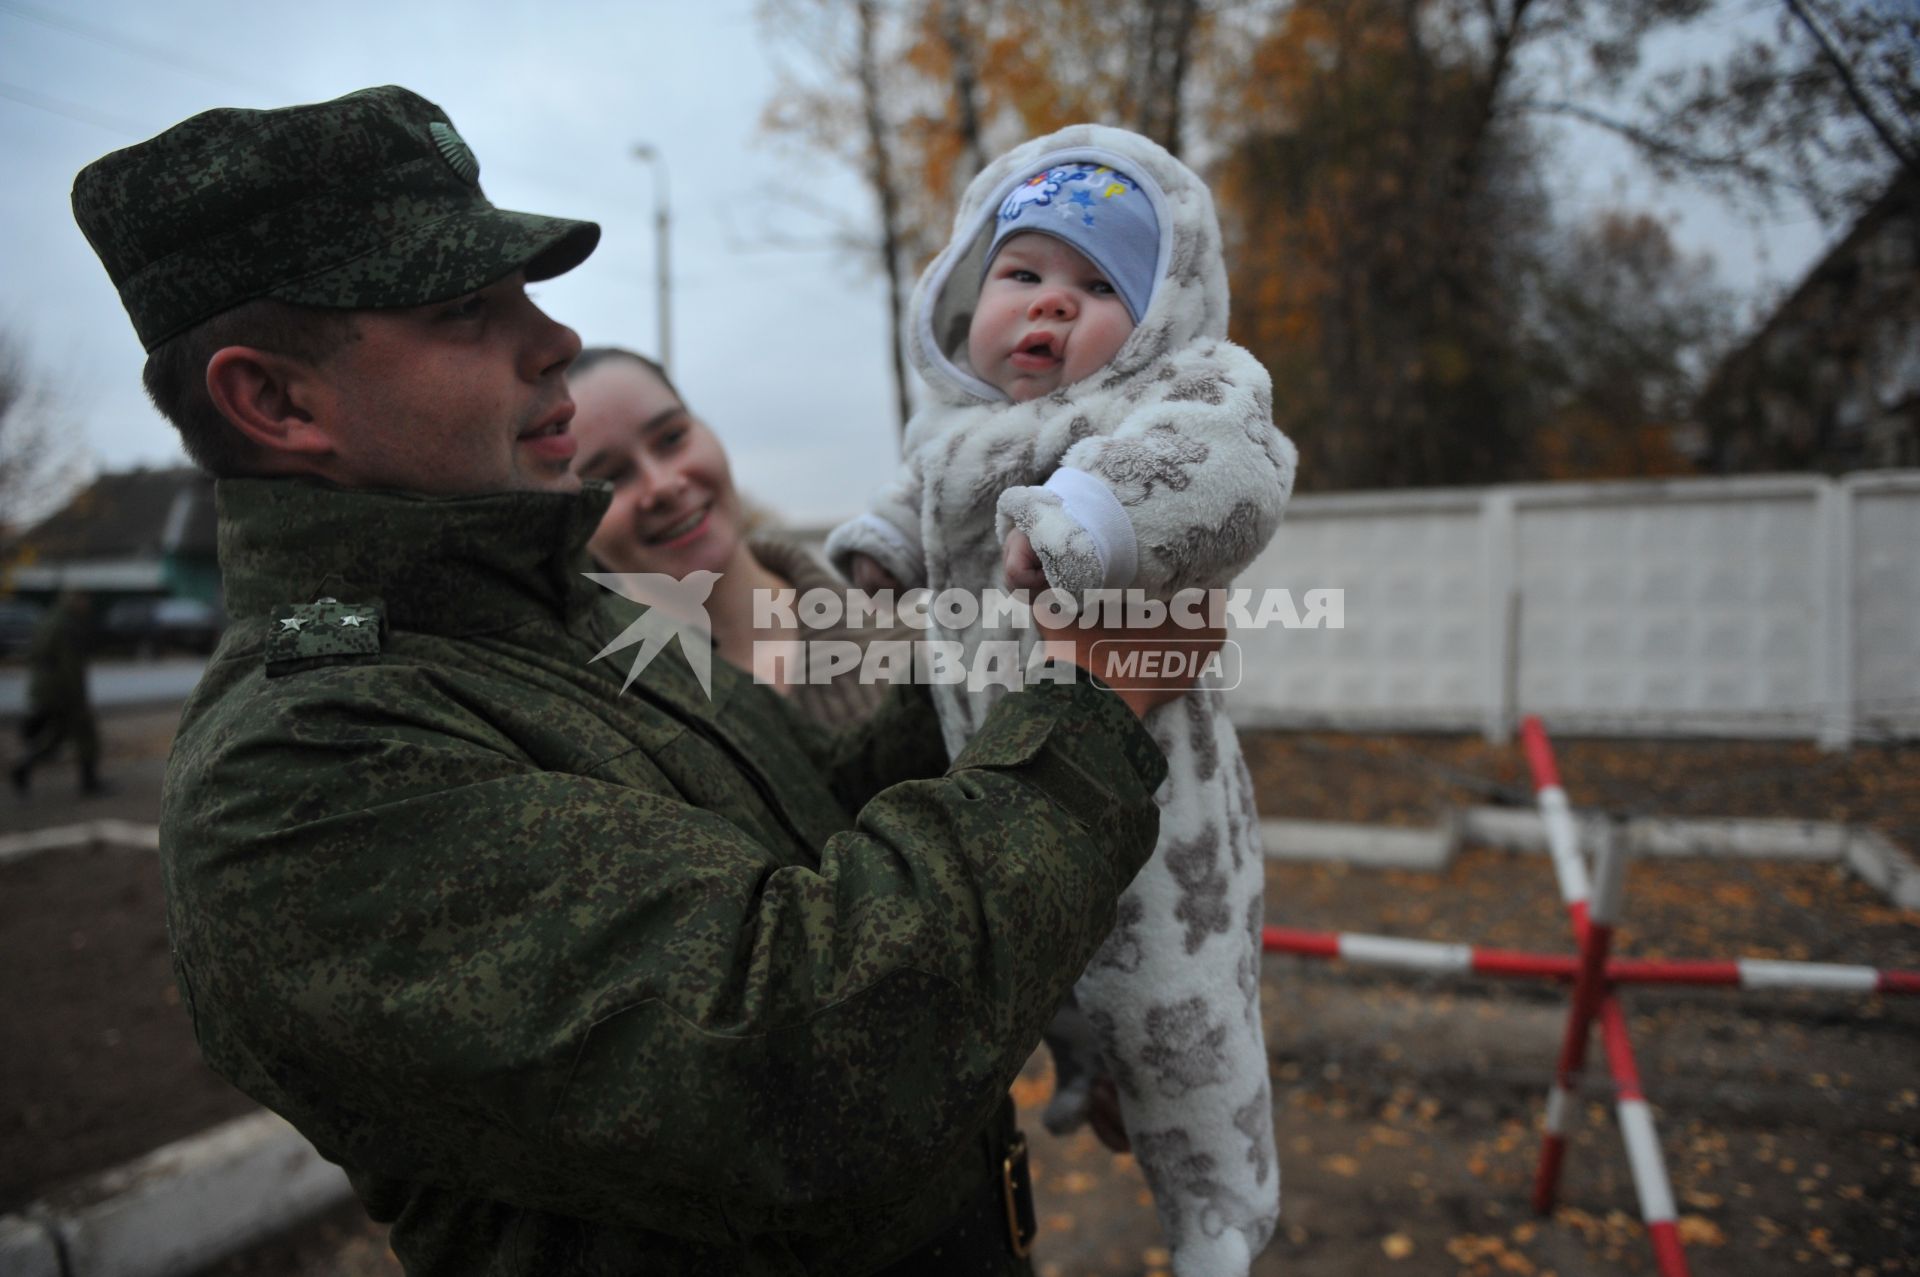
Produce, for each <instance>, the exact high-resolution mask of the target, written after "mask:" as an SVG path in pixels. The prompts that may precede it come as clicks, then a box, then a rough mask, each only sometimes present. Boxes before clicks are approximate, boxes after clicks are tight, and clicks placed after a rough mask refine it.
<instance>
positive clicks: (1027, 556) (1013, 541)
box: [1001, 528, 1047, 591]
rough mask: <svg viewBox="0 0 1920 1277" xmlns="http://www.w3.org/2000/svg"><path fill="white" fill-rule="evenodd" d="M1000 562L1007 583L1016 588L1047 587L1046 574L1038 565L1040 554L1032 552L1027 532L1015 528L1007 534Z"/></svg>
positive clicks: (1035, 588) (1040, 588)
mask: <svg viewBox="0 0 1920 1277" xmlns="http://www.w3.org/2000/svg"><path fill="white" fill-rule="evenodd" d="M1001 562H1002V563H1003V564H1004V565H1005V567H1006V572H1007V584H1008V585H1009V586H1011V587H1012V588H1014V589H1016V590H1033V591H1039V590H1044V589H1046V588H1047V574H1046V572H1045V571H1044V570H1043V569H1042V568H1041V567H1040V556H1039V555H1037V554H1035V553H1034V552H1033V542H1031V541H1029V540H1027V534H1026V533H1024V532H1022V531H1020V529H1018V528H1015V529H1014V530H1013V531H1012V532H1010V533H1008V534H1007V543H1006V547H1005V553H1003V554H1002V556H1001Z"/></svg>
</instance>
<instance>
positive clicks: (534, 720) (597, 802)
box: [73, 87, 1217, 1277]
mask: <svg viewBox="0 0 1920 1277" xmlns="http://www.w3.org/2000/svg"><path fill="white" fill-rule="evenodd" d="M73 205H74V214H75V218H76V220H77V221H78V222H79V223H80V226H81V228H82V229H83V230H84V231H85V232H86V234H87V237H88V239H89V241H90V242H91V243H92V244H93V246H94V249H95V251H96V252H97V253H98V254H99V256H100V258H101V261H102V263H103V264H104V265H105V266H106V268H107V271H108V274H109V275H110V276H111V278H112V279H113V282H114V284H115V286H116V287H117V288H118V289H119V291H120V295H121V299H122V301H123V302H124V303H125V305H126V308H127V312H128V315H129V316H130V318H131V319H132V321H133V325H134V329H135V331H136V332H137V333H138V334H139V336H140V339H141V341H142V343H143V344H144V346H145V347H146V349H147V351H148V365H147V369H146V381H147V386H148V389H149V392H150V393H151V394H152V396H153V398H154V400H155V402H156V404H158V405H159V407H160V408H161V410H162V411H163V412H164V413H165V414H166V415H167V417H168V418H169V419H170V420H171V421H173V422H174V424H175V425H176V426H178V427H179V429H180V431H181V434H182V438H183V440H184V442H185V443H186V446H187V448H188V451H189V453H190V454H191V455H192V456H193V457H194V458H195V460H197V461H199V462H200V463H201V464H202V465H203V466H205V467H206V468H208V469H209V470H211V471H213V473H214V474H215V475H216V476H217V477H218V485H217V489H216V496H217V502H218V507H219V513H220V557H221V571H222V576H223V581H224V585H225V590H226V598H227V604H228V610H229V612H230V613H231V615H232V617H233V621H232V624H231V626H230V627H229V628H228V630H227V631H226V634H225V636H224V637H223V638H222V640H221V642H220V646H219V648H218V649H217V650H216V652H215V653H214V656H213V659H212V660H211V661H210V662H209V664H208V668H207V671H206V674H205V676H204V677H203V678H202V679H201V681H200V683H199V685H198V687H196V689H195V690H194V693H193V696H192V698H191V699H190V700H189V701H188V703H187V706H186V709H185V712H184V714H183V716H182V719H181V723H180V729H179V732H178V734H177V736H176V737H175V741H174V748H173V752H172V755H171V756H170V758H169V760H168V765H167V782H166V791H165V799H164V802H163V810H162V813H161V821H160V856H161V862H162V866H163V872H164V874H165V880H166V886H167V910H168V932H169V938H170V940H171V942H172V951H173V960H174V973H175V977H176V979H177V980H178V982H179V985H180V990H181V1001H182V1004H183V1006H184V1007H185V1008H186V1009H187V1012H188V1014H189V1016H190V1017H191V1019H192V1021H193V1026H194V1032H195V1035H196V1037H197V1039H198V1040H199V1043H200V1048H201V1051H202V1053H203V1054H204V1055H205V1057H206V1058H207V1060H208V1062H209V1063H210V1064H211V1065H212V1066H213V1067H214V1068H215V1069H216V1070H218V1071H219V1072H220V1073H221V1074H223V1075H224V1076H225V1077H227V1078H228V1079H230V1080H231V1081H233V1082H234V1083H235V1084H236V1085H237V1086H238V1087H239V1088H240V1089H241V1090H243V1091H245V1092H246V1093H247V1094H249V1095H251V1096H253V1097H254V1098H255V1099H257V1100H259V1101H260V1102H261V1103H263V1104H266V1105H267V1106H268V1107H270V1108H272V1109H274V1110H275V1111H276V1112H279V1113H280V1114H282V1115H283V1116H285V1117H286V1118H287V1119H288V1120H290V1121H291V1122H292V1123H293V1124H294V1125H295V1126H296V1127H297V1128H299V1130H300V1131H301V1132H302V1133H303V1134H304V1135H306V1136H307V1137H308V1138H309V1139H310V1140H312V1141H313V1143H314V1144H315V1146H316V1147H317V1148H318V1149H319V1150H320V1152H321V1153H322V1154H323V1155H325V1156H326V1157H328V1158H329V1159H331V1160H333V1161H335V1162H337V1163H339V1164H340V1165H341V1166H342V1167H344V1168H345V1169H346V1171H347V1174H348V1177H349V1178H350V1179H351V1181H352V1183H353V1186H354V1189H355V1191H356V1192H357V1193H358V1194H359V1196H360V1199H361V1201H362V1202H363V1203H364V1204H365V1205H366V1207H367V1210H368V1212H369V1213H370V1214H371V1215H372V1216H373V1217H374V1218H375V1219H378V1220H381V1221H386V1222H389V1223H391V1225H392V1230H391V1234H390V1236H391V1241H392V1245H393V1248H394V1251H395V1252H396V1253H397V1254H398V1255H399V1257H400V1260H401V1262H402V1263H403V1264H404V1265H405V1267H406V1269H407V1270H408V1271H409V1272H410V1273H416V1274H463V1275H464V1274H476V1275H477V1274H503V1275H504V1274H509V1273H515V1274H517V1273H539V1274H542V1275H543V1277H567V1275H569V1274H581V1275H585V1274H640V1273H649V1274H651V1273H660V1274H669V1273H671V1274H724V1275H726V1277H753V1275H755V1274H767V1275H769V1277H772V1275H774V1274H779V1275H781V1277H786V1275H790V1274H803V1273H822V1274H826V1273H831V1274H835V1275H836V1277H840V1275H846V1277H854V1275H856V1274H870V1273H882V1272H884V1273H889V1274H898V1275H899V1277H909V1275H910V1277H940V1275H942V1274H953V1275H956V1277H957V1275H960V1274H966V1275H969V1277H971V1275H974V1274H1020V1273H1029V1272H1031V1263H1030V1261H1029V1260H1028V1259H1027V1258H1026V1257H1025V1255H1026V1247H1027V1245H1028V1244H1029V1243H1030V1242H1031V1240H1032V1235H1033V1232H1034V1228H1033V1219H1032V1214H1031V1197H1030V1194H1029V1193H1028V1191H1027V1189H1026V1187H1025V1178H1024V1166H1025V1162H1024V1156H1025V1155H1024V1149H1023V1148H1022V1147H1021V1146H1020V1145H1019V1144H1018V1142H1017V1140H1015V1139H1014V1138H1013V1136H1012V1134H1011V1132H1010V1131H1009V1130H1008V1129H1007V1128H1006V1127H1005V1126H1004V1125H1003V1124H1002V1118H1003V1116H1004V1115H1005V1113H1006V1111H1007V1108H1006V1103H1005V1101H1006V1096H1007V1090H1008V1086H1009V1085H1010V1083H1011V1082H1012V1080H1013V1078H1014V1077H1015V1075H1016V1074H1017V1073H1018V1072H1019V1070H1020V1067H1021V1065H1022V1064H1023V1063H1024V1061H1025V1060H1026V1057H1027V1055H1028V1054H1029V1053H1030V1052H1031V1051H1032V1049H1033V1047H1034V1045H1035V1044H1036V1043H1037V1042H1038V1041H1039V1038H1040V1031H1041V1028H1042V1026H1043V1025H1044V1024H1045V1023H1046V1021H1047V1018H1048V1017H1049V1016H1050V1015H1051V1014H1052V1012H1053V1010H1054V1008H1055V1007H1056V1006H1057V1005H1058V1004H1059V1002H1060V1000H1061V999H1062V998H1063V997H1064V996H1065V995H1066V993H1067V990H1068V988H1069V987H1070V986H1071V984H1072V981H1073V978H1074V977H1075V976H1076V975H1077V974H1078V973H1079V972H1080V971H1081V970H1082V969H1083V968H1084V967H1085V966H1086V964H1087V961H1088V959H1089V958H1090V957H1091V956H1092V955H1093V953H1094V950H1095V949H1096V948H1097V946H1098V945H1099V943H1100V941H1101V939H1102V937H1103V936H1104V935H1105V934H1106V933H1107V931H1108V929H1109V928H1110V927H1111V926H1112V924H1113V921H1114V917H1115V911H1116V902H1117V900H1118V898H1119V894H1120V892H1121V890H1122V889H1123V888H1124V887H1125V886H1126V885H1127V883H1128V882H1129V881H1130V880H1131V879H1132V877H1133V876H1134V874H1135V873H1136V872H1138V870H1139V869H1140V867H1141V865H1142V864H1144V863H1145V861H1146V859H1147V857H1148V855H1149V854H1150V853H1151V851H1152V848H1153V844H1154V839H1155V836H1156V834H1157V831H1158V813H1157V810H1156V808H1155V805H1154V801H1153V793H1154V789H1155V787H1156V786H1157V785H1159V784H1160V782H1161V780H1162V778H1163V777H1164V776H1165V773H1166V764H1165V762H1164V760H1163V758H1162V756H1161V752H1160V750H1159V749H1158V748H1157V747H1156V745H1155V744H1154V741H1153V738H1152V737H1151V736H1150V735H1149V734H1148V733H1147V732H1146V730H1145V729H1144V728H1143V727H1142V726H1141V724H1140V716H1141V715H1142V714H1144V713H1146V712H1147V711H1148V710H1149V709H1151V708H1153V707H1154V706H1156V705H1159V704H1164V703H1167V702H1168V701H1171V700H1173V699H1175V698H1177V697H1178V696H1179V695H1180V694H1181V691H1182V690H1183V686H1182V685H1176V684H1175V683H1174V682H1162V683H1155V684H1152V685H1148V686H1144V687H1139V688H1130V689H1116V690H1110V689H1108V688H1107V687H1105V686H1103V685H1100V684H1098V683H1096V682H1095V681H1093V680H1092V679H1090V678H1089V677H1086V676H1084V675H1083V674H1082V672H1081V667H1080V663H1081V662H1083V661H1084V662H1087V663H1088V665H1089V666H1090V665H1091V662H1092V661H1093V659H1094V655H1093V654H1094V652H1095V650H1096V641H1102V642H1105V643H1117V644H1118V645H1119V647H1120V649H1121V650H1122V651H1123V652H1132V653H1133V654H1134V655H1135V656H1136V657H1141V658H1142V659H1150V660H1153V661H1156V662H1157V661H1158V660H1160V659H1161V658H1162V657H1163V656H1164V654H1165V653H1167V652H1169V651H1172V650H1175V643H1176V642H1177V641H1188V640H1191V639H1192V638H1193V632H1192V631H1183V632H1180V633H1178V634H1173V633H1171V632H1166V633H1160V634H1147V635H1141V634H1138V633H1130V632H1124V631H1120V630H1117V629H1116V630H1114V631H1111V632H1103V631H1101V630H1099V629H1091V630H1085V631H1075V632H1073V633H1071V634H1069V633H1066V632H1056V633H1055V634H1054V635H1053V637H1051V638H1050V639H1049V641H1048V644H1047V647H1046V649H1045V655H1046V656H1047V657H1048V658H1049V659H1048V661H1047V662H1046V663H1044V664H1043V665H1042V666H1040V667H1039V672H1040V673H1042V674H1043V675H1046V676H1047V677H1043V678H1042V679H1040V680H1039V681H1037V682H1036V683H1035V684H1034V685H1033V686H1030V687H1029V688H1027V689H1026V690H1024V691H1021V692H1019V693H1016V694H1013V695H1009V696H1007V697H1006V698H1005V699H1004V700H1003V701H1002V702H1001V704H1000V706H999V707H998V708H997V710H996V712H995V714H994V715H993V716H990V717H989V719H988V720H987V722H986V723H985V724H984V725H983V726H982V728H981V730H980V732H979V733H978V735H977V736H976V737H975V739H974V741H973V742H972V744H971V745H969V747H968V748H967V750H966V751H964V752H963V753H962V754H961V755H960V757H959V758H957V759H954V760H952V762H951V763H949V760H948V758H947V756H946V751H945V749H944V748H943V746H942V744H941V739H940V732H939V726H938V723H937V720H936V718H935V716H934V712H933V708H932V706H931V704H930V703H929V702H928V700H927V698H926V697H925V695H923V694H920V691H919V689H914V688H911V687H905V688H901V689H898V690H897V692H896V694H895V695H894V696H892V697H890V698H889V699H888V701H887V702H886V703H885V704H884V705H883V706H882V707H881V708H880V709H879V711H878V712H877V713H876V714H875V715H874V716H873V717H872V718H871V719H869V720H868V721H867V723H866V724H864V725H863V726H862V727H861V728H860V729H857V730H856V731H855V732H853V733H852V734H850V735H846V736H841V737H829V736H827V735H826V734H825V733H824V732H822V731H820V730H819V729H817V728H816V727H815V726H814V725H813V724H811V723H809V722H808V721H807V720H806V719H805V718H804V717H803V716H802V715H801V714H800V713H799V712H798V711H797V710H796V709H795V708H794V707H793V705H792V704H791V702H790V701H789V700H788V699H786V698H783V697H780V696H777V695H775V694H774V693H773V692H772V691H770V690H769V689H767V688H766V687H764V686H761V685H758V684H756V683H754V682H753V681H752V680H751V678H750V677H749V676H748V675H746V674H744V673H742V672H741V671H739V670H737V669H736V668H734V667H733V666H732V665H731V664H729V663H728V662H726V661H724V660H722V661H713V662H712V664H711V671H710V683H703V682H702V681H701V680H700V678H699V677H698V671H696V670H695V669H694V666H693V661H692V658H690V656H689V655H688V654H687V653H686V651H685V648H686V646H687V645H686V644H685V642H684V639H683V640H681V641H680V642H676V643H672V644H667V645H664V646H662V647H661V648H660V649H659V651H658V652H657V653H656V654H655V655H654V657H653V659H652V660H651V662H650V663H648V664H647V665H645V667H644V668H636V669H632V670H631V677H629V673H630V670H629V667H628V665H627V664H626V663H625V662H623V661H622V660H621V659H619V657H618V656H614V657H612V658H611V659H600V658H601V657H602V656H603V655H605V654H606V652H607V649H608V648H609V647H611V646H614V645H615V640H617V639H618V638H619V637H620V636H621V634H622V628H621V627H622V625H623V623H624V622H623V620H622V618H621V616H620V615H619V614H618V613H617V612H616V610H615V609H614V608H613V607H612V606H611V604H612V603H613V602H616V601H617V600H614V596H613V595H611V594H609V593H608V592H607V591H605V590H603V589H602V588H600V586H599V585H596V584H595V583H594V582H592V581H591V580H589V579H587V578H586V577H585V576H584V575H583V572H584V570H585V569H586V568H587V567H588V566H589V560H588V559H587V557H586V547H587V542H588V539H589V538H590V537H591V536H592V535H593V534H594V531H595V529H596V528H597V527H598V526H599V525H600V523H601V519H602V516H603V514H604V512H605V511H606V509H607V506H608V502H609V499H610V496H611V491H610V489H609V488H608V487H607V486H606V485H605V484H595V483H589V484H586V485H584V486H583V485H582V483H581V481H580V480H579V479H578V478H577V477H576V476H575V475H573V474H572V473H571V472H570V469H569V464H570V462H571V461H572V459H573V456H574V453H575V450H576V449H575V440H574V439H573V437H572V435H571V434H570V423H571V420H572V417H573V413H574V405H573V403H572V401H571V399H570V398H569V396H568V392H567V388H566V380H565V378H566V373H567V370H568V367H569V365H570V364H571V363H572V362H573V360H574V358H575V356H576V355H577V354H578V353H579V350H580V344H579V339H578V338H577V337H576V336H575V335H574V333H573V331H572V330H571V329H569V328H567V327H565V326H563V325H561V324H558V323H556V322H554V321H553V320H552V319H550V318H549V317H548V316H547V315H546V314H544V313H543V312H542V311H541V310H540V309H539V308H538V307H537V306H536V305H534V303H533V302H532V301H531V300H530V299H529V298H528V296H527V294H526V291H525V285H526V284H527V282H528V281H533V280H541V279H546V278H549V277H551V276H554V275H557V274H560V273H561V272H563V271H566V270H569V269H571V268H573V267H574V266H576V265H578V264H579V263H580V262H581V261H582V260H583V259H584V258H586V256H587V255H588V254H589V253H590V252H591V251H592V249H593V247H594V245H595V243H596V241H597V239H598V236H599V228H598V227H597V226H594V225H593V224H591V223H585V222H577V221H569V220H566V219H562V218H552V217H542V216H536V215H532V214H526V213H514V212H508V211H506V210H502V209H497V208H495V207H494V206H493V205H492V204H491V203H489V202H488V200H487V199H486V197H485V196H484V195H483V194H482V192H481V189H480V184H479V163H478V161H477V160H476V159H475V157H474V155H473V153H472V151H471V150H469V149H468V147H467V145H466V143H465V142H464V141H463V140H462V139H461V137H460V135H459V134H458V133H457V132H455V131H454V128H453V125H452V124H451V122H450V121H448V119H447V117H446V114H445V113H444V112H443V111H441V110H440V108H438V107H437V106H435V105H434V104H433V103H431V102H428V101H426V100H425V99H423V98H421V97H419V96H418V95H416V94H414V93H410V92H408V91H407V90H405V89H400V88H394V87H387V88H381V89H369V90H364V91H362V92H359V93H353V94H349V95H347V96H345V97H343V98H339V99H336V100H334V101H331V102H323V103H318V104H315V105H310V106H301V107H291V108H287V109H284V110H272V111H248V110H228V109H221V110H214V111H209V112H206V113H204V114H202V115H198V116H195V117H193V118H192V119H190V120H187V121H185V122H184V123H182V124H179V125H177V126H175V127H174V128H172V129H169V130H168V131H167V132H165V133H163V134H161V135H160V136H158V137H156V138H154V139H152V140H150V141H148V142H144V143H141V144H139V145H137V146H133V147H129V148H127V149H125V150H122V151H118V152H115V153H113V154H111V155H108V156H106V157H104V158H102V159H101V160H99V161H96V162H95V163H94V164H92V165H89V166H88V167H87V168H86V169H85V170H84V171H82V172H81V174H80V175H79V177H78V179H77V180H76V182H75V184H74V193H73ZM690 575H691V574H690ZM1076 638H1077V639H1078V641H1077V642H1076V641H1075V640H1076ZM1216 639H1217V636H1216ZM693 646H694V647H695V648H696V649H697V650H698V652H699V653H700V654H701V655H702V656H705V655H709V653H707V652H706V649H705V647H704V646H703V645H701V644H698V643H695V644H694V645H693ZM1104 650H1111V648H1106V649H1104ZM628 683H631V686H630V687H628V686H627V684H628Z"/></svg>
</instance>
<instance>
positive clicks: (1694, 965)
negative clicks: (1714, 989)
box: [1261, 927, 1920, 995]
mask: <svg viewBox="0 0 1920 1277" xmlns="http://www.w3.org/2000/svg"><path fill="white" fill-rule="evenodd" d="M1261 948H1263V949H1265V950H1266V951H1267V952H1268V953H1287V954H1292V955H1293V956H1295V957H1300V958H1327V959H1339V960H1342V961H1345V962H1354V963H1359V964H1362V965H1365V966H1376V967H1398V968H1401V969H1404V970H1409V971H1426V972H1435V973H1439V974H1443V975H1477V976H1487V977H1491V978H1494V979H1501V980H1562V981H1571V980H1572V979H1573V978H1574V977H1575V976H1576V975H1578V974H1579V971H1580V957H1579V955H1578V954H1572V953H1529V952H1527V951H1525V950H1522V949H1487V948H1482V947H1480V946H1479V945H1467V944H1447V943H1444V942H1442V941H1437V940H1404V939H1401V938H1400V937H1398V936H1375V935H1367V934H1365V933H1363V932H1358V931H1301V930H1298V929H1296V928H1293V927H1267V928H1265V929H1264V931H1263V933H1262V935H1261ZM1605 972H1606V980H1607V983H1608V984H1701V985H1734V986H1736V987H1739V988H1745V989H1811V990H1815V991H1819V992H1826V993H1882V994H1887V993H1891V994H1909V995H1912V994H1920V971H1901V970H1883V969H1879V968H1875V967H1855V966H1843V965H1838V964H1829V963H1820V962H1773V961H1769V960H1764V959H1758V958H1742V959H1738V960H1736V961H1732V962H1717V961H1716V962H1693V961H1680V962H1663V961H1657V960H1654V959H1650V958H1640V959H1636V958H1609V959H1607V964H1606V967H1605Z"/></svg>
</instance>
